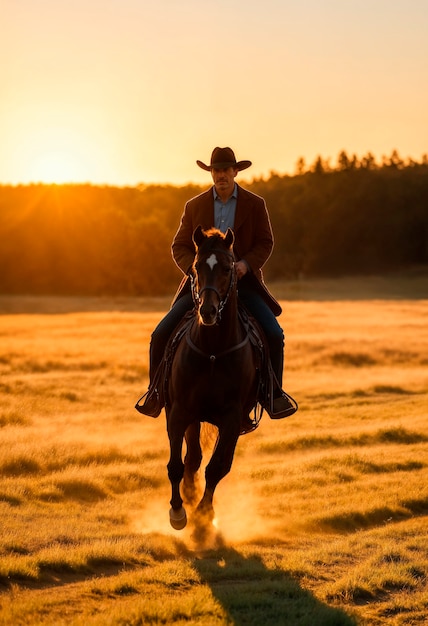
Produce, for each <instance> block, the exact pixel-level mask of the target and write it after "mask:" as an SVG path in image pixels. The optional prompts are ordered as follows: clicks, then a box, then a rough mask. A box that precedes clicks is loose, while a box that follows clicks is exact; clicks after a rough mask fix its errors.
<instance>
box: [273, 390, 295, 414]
mask: <svg viewBox="0 0 428 626" xmlns="http://www.w3.org/2000/svg"><path fill="white" fill-rule="evenodd" d="M297 409H298V406H297V402H296V401H295V400H294V398H290V396H288V395H287V394H286V393H285V391H280V392H278V393H277V394H275V396H274V398H273V402H272V408H271V410H267V409H266V410H267V411H268V413H269V417H270V418H271V419H273V420H279V419H282V418H283V417H290V415H293V413H295V412H296V411H297Z"/></svg>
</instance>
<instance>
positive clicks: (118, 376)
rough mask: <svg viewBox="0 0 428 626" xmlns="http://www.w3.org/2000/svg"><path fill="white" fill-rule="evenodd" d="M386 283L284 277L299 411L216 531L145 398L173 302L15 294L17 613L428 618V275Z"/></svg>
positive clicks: (55, 621) (110, 620)
mask: <svg viewBox="0 0 428 626" xmlns="http://www.w3.org/2000/svg"><path fill="white" fill-rule="evenodd" d="M370 285H371V286H372V287H373V285H374V283H373V282H372V283H370V281H367V283H366V287H367V290H366V295H367V294H369V297H370V299H367V298H365V297H364V293H365V292H364V283H361V284H360V283H359V286H358V289H356V290H355V291H353V290H352V283H343V282H341V283H328V284H327V283H325V284H324V289H323V285H322V284H321V283H318V284H317V285H316V287H315V286H312V288H311V286H309V287H308V286H306V287H305V288H304V289H303V290H302V288H301V287H299V288H297V287H296V288H295V289H294V288H292V289H291V291H290V288H285V287H284V288H283V290H282V291H281V297H284V298H285V297H286V296H287V300H288V301H287V302H286V301H283V306H284V313H283V315H282V317H281V320H280V321H281V323H282V325H283V327H284V329H285V331H286V335H287V347H286V367H285V388H286V389H287V391H289V393H291V394H292V395H293V396H295V397H296V399H297V400H298V401H299V405H300V409H299V411H298V413H297V414H296V415H295V416H293V417H292V418H289V419H288V420H281V421H273V420H270V419H269V418H268V417H266V416H264V417H263V419H262V422H261V424H260V426H259V428H258V429H257V430H256V431H255V432H254V433H251V434H249V435H246V436H243V437H241V438H240V440H239V442H238V447H237V452H236V455H235V460H234V465H233V467H232V471H231V473H230V475H229V476H228V477H226V478H225V479H224V480H223V481H222V482H221V483H220V485H219V487H218V489H217V492H216V496H215V502H214V504H215V508H216V513H217V528H218V534H217V536H216V538H215V541H213V543H212V544H211V545H205V546H200V545H196V544H195V543H194V541H193V539H192V536H191V532H190V530H188V529H185V530H184V531H178V532H177V531H174V530H172V529H171V528H170V526H169V519H168V510H169V498H170V487H169V483H168V480H167V474H166V463H167V460H168V452H169V451H168V444H167V437H166V432H165V423H164V416H163V414H162V415H161V416H160V417H159V418H158V419H156V420H153V419H151V418H145V417H144V416H140V415H139V414H138V413H137V412H136V411H135V410H134V408H133V405H134V403H135V401H136V400H137V399H138V397H139V395H141V394H142V393H143V391H144V390H145V387H146V384H147V363H148V358H147V356H148V355H147V352H148V342H149V338H150V333H151V331H152V329H153V327H154V325H155V324H156V322H157V321H158V320H159V319H160V318H161V316H162V314H163V311H165V310H166V308H167V306H168V302H167V301H166V300H150V301H143V300H132V301H131V300H120V299H116V300H108V299H86V300H84V299H67V298H62V299H61V298H20V297H14V298H12V297H9V298H8V297H0V313H1V314H0V342H1V343H0V346H1V348H0V399H1V404H0V432H1V442H0V512H1V518H0V519H1V522H0V523H1V533H0V625H6V624H7V625H14V626H19V625H24V624H25V625H31V626H33V625H38V624H40V625H41V624H49V625H55V626H61V625H65V624H75V625H79V626H83V625H88V624H90V625H97V626H101V625H102V626H106V625H113V624H114V625H119V624H120V625H130V626H137V625H143V624H144V625H146V624H150V625H151V624H176V625H184V624H187V625H188V624H192V625H193V624H195V625H204V626H205V625H206V626H216V625H223V624H228V625H236V626H244V625H246V626H252V625H254V626H255V625H257V626H259V625H261V624H263V625H266V626H280V625H289V626H300V625H301V626H348V625H349V626H351V625H353V624H354V625H355V624H359V625H360V624H367V625H370V626H376V625H378V624H388V626H389V625H392V626H398V625H400V626H401V625H418V626H420V625H422V624H426V623H428V289H427V291H426V296H425V297H426V298H427V299H425V300H424V299H421V294H422V293H423V285H421V284H420V283H419V282H418V285H419V287H418V289H419V291H418V290H417V289H416V290H415V291H412V289H411V286H409V283H408V282H407V281H406V282H400V281H395V282H393V283H391V284H390V285H389V287H388V285H387V284H386V283H384V282H383V283H382V285H383V288H382V289H381V290H380V291H377V292H376V290H375V289H372V290H370V289H369V287H370ZM293 289H294V291H293ZM373 291H375V293H379V294H380V295H381V296H382V299H373V293H372V292H373ZM293 294H294V295H293ZM417 296H419V298H418V297H417Z"/></svg>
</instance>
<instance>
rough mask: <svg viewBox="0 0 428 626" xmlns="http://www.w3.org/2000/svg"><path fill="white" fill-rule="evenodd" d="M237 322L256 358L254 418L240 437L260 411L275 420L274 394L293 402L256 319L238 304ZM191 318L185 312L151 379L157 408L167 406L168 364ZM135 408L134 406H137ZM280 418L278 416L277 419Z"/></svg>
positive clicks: (253, 424)
mask: <svg viewBox="0 0 428 626" xmlns="http://www.w3.org/2000/svg"><path fill="white" fill-rule="evenodd" d="M238 315H239V319H240V322H241V324H242V326H243V328H244V330H245V332H246V335H247V337H248V339H249V341H250V343H251V346H252V348H253V351H254V354H255V357H256V359H255V360H256V371H257V395H256V401H255V404H254V408H253V411H254V417H253V418H251V417H250V416H248V419H247V420H246V423H245V424H244V425H243V427H242V431H241V434H246V433H248V432H252V431H253V430H255V429H256V428H257V426H258V425H259V422H260V420H261V418H262V415H263V411H264V410H266V412H267V413H268V414H269V415H270V417H271V418H273V419H275V418H276V417H280V416H275V414H274V412H273V399H274V397H275V396H276V395H278V393H281V394H283V395H285V396H287V397H288V398H289V399H290V400H291V401H292V402H293V403H294V404H296V406H297V403H295V401H294V400H293V399H292V398H291V397H290V396H288V394H286V393H285V392H284V391H283V390H282V389H281V386H280V384H279V382H278V380H277V378H276V376H275V373H274V371H273V369H272V365H271V361H270V356H269V347H268V343H267V341H266V339H265V336H264V333H263V330H262V328H261V327H260V325H259V324H258V322H257V321H256V319H255V318H254V317H253V316H252V315H250V314H249V312H248V311H247V309H246V308H245V307H244V305H243V304H242V303H240V305H239V311H238ZM194 319H195V311H194V310H192V311H189V312H188V313H186V315H185V316H184V317H183V319H182V320H181V321H180V323H179V324H178V326H177V327H176V328H175V330H174V331H173V333H172V334H171V337H170V339H169V341H168V343H167V346H166V349H165V352H164V356H163V359H162V361H161V363H160V364H159V366H158V368H157V370H156V372H155V375H154V377H153V382H152V385H151V387H152V389H154V390H156V393H157V402H158V405H159V407H162V406H168V404H169V398H168V379H169V375H170V372H171V366H172V362H173V360H174V356H175V353H176V351H177V347H178V345H179V343H180V341H181V340H182V338H183V337H184V336H185V335H186V333H187V332H188V331H189V330H190V327H191V326H192V324H193V322H194ZM149 393H150V391H149ZM137 408H138V406H137ZM281 417H282V416H281Z"/></svg>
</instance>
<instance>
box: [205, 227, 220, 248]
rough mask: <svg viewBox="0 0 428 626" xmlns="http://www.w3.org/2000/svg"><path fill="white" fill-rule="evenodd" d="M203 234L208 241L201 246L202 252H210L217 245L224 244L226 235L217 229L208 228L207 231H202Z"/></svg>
mask: <svg viewBox="0 0 428 626" xmlns="http://www.w3.org/2000/svg"><path fill="white" fill-rule="evenodd" d="M203 233H204V235H205V236H206V237H208V239H206V240H205V241H204V243H203V244H202V246H201V247H203V248H204V250H205V249H207V250H211V249H213V248H216V247H218V245H219V244H220V245H221V244H224V240H225V238H226V235H225V234H224V233H222V232H221V230H219V229H218V228H208V229H207V230H204V231H203Z"/></svg>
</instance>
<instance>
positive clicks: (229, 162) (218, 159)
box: [196, 148, 251, 172]
mask: <svg viewBox="0 0 428 626" xmlns="http://www.w3.org/2000/svg"><path fill="white" fill-rule="evenodd" d="M196 163H197V164H198V165H199V167H201V168H202V169H203V170H206V171H207V172H210V171H211V170H212V169H218V170H222V169H225V168H227V167H234V168H236V169H237V170H238V171H241V170H246V169H247V167H250V165H251V161H236V159H235V154H234V152H233V150H232V148H214V150H213V152H212V155H211V163H210V165H205V163H202V161H196Z"/></svg>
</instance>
